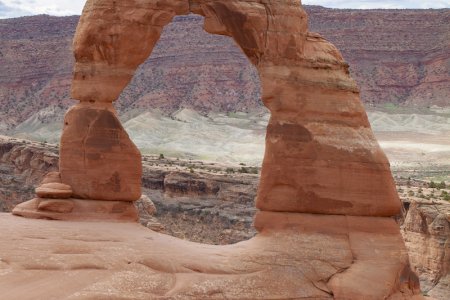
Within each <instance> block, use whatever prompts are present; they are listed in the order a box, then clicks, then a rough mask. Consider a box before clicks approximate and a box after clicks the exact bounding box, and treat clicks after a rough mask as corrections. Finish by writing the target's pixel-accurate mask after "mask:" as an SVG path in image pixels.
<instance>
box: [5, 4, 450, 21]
mask: <svg viewBox="0 0 450 300" xmlns="http://www.w3.org/2000/svg"><path fill="white" fill-rule="evenodd" d="M85 2H86V0H0V19H2V18H3V19H4V18H13V17H20V16H26V15H37V14H49V15H54V16H67V15H79V14H81V10H82V8H83V5H84V3H85ZM302 3H303V4H309V5H321V6H325V7H333V8H360V9H369V8H450V0H360V1H356V0H303V1H302Z"/></svg>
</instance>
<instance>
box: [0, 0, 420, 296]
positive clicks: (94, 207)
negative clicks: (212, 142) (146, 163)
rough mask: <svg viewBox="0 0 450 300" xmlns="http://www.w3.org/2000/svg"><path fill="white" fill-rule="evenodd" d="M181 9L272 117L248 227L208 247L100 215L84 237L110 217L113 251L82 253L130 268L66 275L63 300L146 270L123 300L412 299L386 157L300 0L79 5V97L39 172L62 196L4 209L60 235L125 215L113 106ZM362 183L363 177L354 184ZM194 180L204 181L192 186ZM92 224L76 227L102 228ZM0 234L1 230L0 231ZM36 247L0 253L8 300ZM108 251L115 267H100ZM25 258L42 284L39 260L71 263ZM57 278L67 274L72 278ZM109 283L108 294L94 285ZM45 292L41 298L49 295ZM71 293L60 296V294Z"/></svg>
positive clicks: (133, 179) (124, 162)
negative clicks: (250, 74) (230, 46)
mask: <svg viewBox="0 0 450 300" xmlns="http://www.w3.org/2000/svg"><path fill="white" fill-rule="evenodd" d="M189 13H197V14H200V15H202V16H204V17H205V23H204V29H205V30H206V31H207V32H209V33H212V34H220V35H227V36H230V37H232V38H233V39H234V41H235V42H236V43H237V44H238V45H239V47H240V48H241V49H242V51H243V52H244V54H245V55H246V56H247V58H248V59H249V60H250V61H251V62H252V64H254V66H255V67H256V69H257V71H258V74H259V76H260V78H261V86H262V100H263V102H264V104H265V106H266V107H267V108H268V109H269V110H270V112H271V119H270V122H269V125H268V129H267V136H266V153H265V158H264V162H263V166H262V169H261V180H260V184H259V188H258V193H257V198H256V207H257V208H258V209H259V210H260V211H259V212H258V213H257V214H256V216H255V221H254V222H255V228H256V229H257V231H258V234H257V235H256V236H255V237H254V238H252V239H250V240H248V241H245V242H242V243H238V244H235V245H231V246H226V247H222V248H215V247H212V246H205V245H198V244H191V243H189V242H185V241H177V240H173V239H172V238H167V237H165V236H164V235H161V236H148V234H149V232H148V231H142V230H140V231H139V230H138V231H134V229H135V228H136V224H133V226H134V227H133V226H126V224H125V223H123V224H122V227H114V226H113V225H112V224H113V223H112V222H110V223H109V224H108V223H106V224H107V225H106V226H107V227H108V231H106V232H105V233H104V234H102V233H100V234H97V235H95V238H100V240H102V241H110V236H109V234H108V232H110V231H109V230H111V229H112V228H114V229H113V230H112V232H113V234H114V236H115V238H116V239H118V240H119V241H122V242H124V243H120V244H121V245H123V246H122V247H121V246H120V245H118V246H115V247H111V248H112V249H114V250H113V252H114V253H117V254H115V255H109V254H107V253H105V252H104V253H102V256H101V257H102V259H103V262H99V261H97V260H96V259H95V256H96V255H94V258H92V257H91V258H88V257H86V259H85V260H83V261H84V262H85V263H89V262H90V263H92V264H93V265H95V267H93V268H94V269H103V270H107V272H106V273H108V275H109V276H107V278H112V277H116V275H117V270H120V271H119V272H122V271H124V270H127V271H129V274H128V276H126V277H124V278H117V279H116V280H112V281H111V282H106V283H105V284H106V286H100V287H92V286H90V287H87V286H85V285H83V284H81V285H79V286H78V287H76V288H75V291H77V293H76V295H77V296H81V297H82V298H99V297H107V295H109V296H112V295H113V296H114V297H119V298H121V297H123V295H124V294H123V293H124V292H125V293H126V294H127V297H130V286H129V282H130V280H129V278H130V276H129V275H130V274H134V276H136V277H138V278H145V276H150V277H151V278H152V280H151V282H152V285H151V286H146V287H147V288H146V290H145V291H142V290H141V289H139V290H138V293H139V294H134V292H132V293H133V294H134V295H133V296H132V298H136V299H138V298H143V299H145V298H147V299H148V298H155V297H169V298H182V299H217V298H224V299H230V298H231V299H249V298H251V299H277V298H278V299H279V298H281V299H293V298H323V299H332V298H334V299H412V298H414V297H416V296H417V295H418V293H419V292H420V286H419V281H418V278H417V276H416V275H415V274H414V273H413V272H412V271H411V269H410V266H409V261H408V254H407V252H406V248H405V245H404V242H403V240H402V237H401V235H400V230H399V227H398V225H397V224H396V223H395V221H394V219H393V218H392V217H393V216H394V215H397V214H398V213H399V212H400V200H399V198H398V195H397V192H396V190H395V185H394V181H393V178H392V175H391V173H390V170H389V162H388V161H387V158H386V156H385V155H384V153H383V152H382V150H381V148H380V147H379V145H378V143H377V142H376V140H375V137H374V135H373V132H372V130H371V128H370V125H369V122H368V119H367V115H366V113H365V110H364V107H363V105H362V103H361V101H360V99H359V91H358V88H357V86H356V83H355V82H354V81H353V80H352V79H351V77H350V75H349V70H348V65H347V64H346V63H345V62H344V60H343V58H342V56H341V54H340V53H339V51H338V50H337V49H336V48H335V47H334V46H333V45H332V44H330V43H329V42H327V41H326V40H325V39H323V38H322V37H321V36H320V35H318V34H315V33H311V32H309V31H308V24H307V17H306V13H305V11H304V10H303V9H302V7H301V2H300V1H292V0H283V1H277V2H266V1H258V0H255V1H251V2H249V1H242V0H232V1H228V0H227V1H217V0H192V1H190V0H177V1H164V0H163V1H159V0H158V1H157V0H145V1H135V2H134V1H131V2H130V1H129V0H117V1H113V2H111V1H109V0H88V1H87V3H86V5H85V8H84V10H83V15H82V17H81V19H80V22H79V25H78V27H77V32H76V34H75V41H74V54H75V60H76V63H75V67H74V77H73V84H72V97H73V98H75V99H77V100H79V101H80V103H78V104H76V105H75V106H74V107H73V108H71V109H70V110H69V111H68V113H67V114H66V117H65V121H64V122H65V123H64V131H63V134H62V137H61V147H60V157H61V159H60V168H59V171H60V178H59V177H57V176H49V177H47V178H46V179H45V182H44V183H43V186H45V185H46V184H48V183H47V181H48V180H50V177H51V179H55V180H54V181H53V182H51V183H53V184H63V185H65V186H69V187H70V189H71V191H72V192H73V195H72V198H68V199H54V198H53V197H51V198H40V197H38V198H35V199H33V200H30V201H27V202H25V203H22V204H19V205H18V206H16V207H15V208H14V210H13V214H15V215H19V216H23V217H26V218H37V219H40V218H47V219H57V220H66V221H69V222H67V223H66V225H65V226H66V227H64V225H63V227H58V229H57V230H56V234H57V236H61V237H65V236H67V235H69V236H73V235H74V232H73V229H74V228H76V231H77V232H79V230H80V229H79V227H78V223H76V222H75V221H79V220H82V221H99V220H105V219H106V220H110V221H115V222H120V221H128V222H130V221H136V220H137V211H136V208H135V206H134V205H133V203H132V202H133V201H135V200H138V198H139V196H140V195H141V189H140V182H138V179H140V177H141V174H142V166H141V157H140V153H139V151H138V150H137V149H136V147H135V146H134V144H133V142H132V141H131V140H130V139H129V137H128V135H127V134H126V132H125V130H124V129H123V127H122V126H121V124H120V121H119V119H118V118H117V116H116V113H115V110H114V108H113V106H112V102H113V101H115V100H117V99H118V97H119V95H120V93H121V92H122V90H123V89H124V88H125V87H126V85H127V84H128V83H129V82H130V81H131V79H132V76H133V73H134V72H135V70H136V69H137V67H138V66H139V65H140V64H142V63H143V62H144V61H145V59H146V58H147V57H148V56H149V55H150V54H151V52H152V50H153V48H154V47H155V45H156V42H157V41H158V39H159V38H160V35H161V32H162V29H163V27H164V26H166V25H167V24H169V23H170V21H171V20H172V18H173V17H174V16H175V15H186V14H189ZM143 40H144V41H145V42H142V41H143ZM111 172H112V175H111ZM168 176H170V174H169V175H168ZM367 182H370V183H371V185H370V186H365V185H363V183H367ZM45 187H47V186H45ZM52 187H53V188H54V187H55V186H52ZM197 188H198V186H197ZM200 188H201V189H204V190H205V191H209V190H211V192H213V193H214V192H215V191H216V189H209V187H208V186H207V185H205V186H203V187H200ZM183 191H184V192H186V193H189V192H190V190H189V189H186V190H183ZM57 192H59V191H57ZM217 192H218V190H217ZM53 195H54V194H51V196H53ZM5 219H6V223H8V221H9V220H8V218H5ZM0 222H1V220H0ZM10 222H11V223H13V224H15V226H16V227H17V228H18V230H17V231H16V234H15V236H14V237H13V238H15V239H17V238H19V239H23V238H26V237H27V236H30V235H33V234H34V233H35V232H34V231H33V230H35V229H36V230H37V231H36V232H41V233H42V232H43V231H45V230H43V227H45V226H46V225H45V223H44V222H43V221H35V223H36V227H35V228H33V230H28V227H29V226H28V225H27V223H26V222H23V221H19V220H18V219H16V220H11V221H10ZM99 224H100V225H99ZM101 224H105V223H97V224H96V225H93V226H92V225H89V226H91V227H92V228H93V230H94V232H95V231H97V232H102V231H104V229H103V228H102V226H105V225H101ZM42 226H43V227H42ZM2 227H4V226H2ZM91 227H89V228H91ZM60 230H62V231H60ZM65 230H66V231H65ZM7 231H8V230H7ZM64 231H65V232H64ZM82 232H83V234H85V233H86V230H85V229H83V230H82ZM132 232H133V234H132ZM47 234H48V233H47ZM90 234H92V232H91V233H90ZM47 236H48V235H47ZM11 238H12V237H11V236H9V237H8V235H6V236H5V238H4V240H6V241H8V240H9V239H11ZM136 238H137V239H136ZM138 240H142V242H137V241H138ZM59 243H60V242H59V241H57V242H56V244H59ZM7 244H8V245H9V244H12V243H9V242H7ZM37 244H38V245H36V247H35V249H36V248H37V249H36V250H35V253H36V256H34V255H32V256H30V257H27V258H26V259H25V260H24V259H22V258H17V256H16V253H14V254H13V255H12V256H10V255H9V254H10V253H12V252H11V250H10V249H8V247H6V251H2V253H6V255H5V261H6V264H7V267H6V269H7V272H6V274H11V277H7V278H5V281H6V282H7V283H6V284H4V285H3V287H2V289H4V290H5V291H7V292H8V293H9V297H13V298H17V297H18V296H17V294H20V291H19V292H16V291H14V290H13V287H12V286H10V285H11V283H12V282H17V281H18V280H19V281H20V278H21V275H20V274H19V273H18V270H23V269H27V268H28V266H30V265H36V263H38V262H39V261H42V258H41V257H40V255H41V254H42V253H45V254H46V255H47V258H48V255H49V253H58V254H59V252H58V251H57V250H55V249H52V247H53V246H52V245H53V244H55V243H45V244H41V245H39V243H37ZM46 245H47V246H46ZM48 245H50V248H49V246H48ZM130 245H133V249H134V251H138V252H135V254H134V255H133V253H132V252H130V251H127V249H129V247H130ZM140 247H142V249H140ZM100 248H104V245H103V246H100ZM25 249H26V248H25ZM97 249H98V248H97ZM143 249H152V250H153V251H154V252H153V253H151V254H146V253H147V252H146V251H144V250H143ZM2 250H3V249H2ZM91 250H92V251H93V252H97V251H98V250H96V249H95V248H93V249H92V248H91ZM76 252H77V251H76ZM69 253H73V252H69ZM77 253H78V252H77ZM91 253H92V252H91ZM66 254H67V253H66ZM105 254H106V257H107V258H104V257H105ZM124 254H125V255H124ZM19 255H20V256H19V257H22V256H23V254H19ZM2 260H3V257H2ZM114 261H117V265H116V267H111V266H112V265H114V263H113V262H114ZM124 261H126V264H124ZM54 263H55V265H52V264H54ZM136 264H137V268H136V267H135V266H136ZM126 265H128V266H129V267H126ZM142 267H144V269H142ZM91 268H92V267H91ZM34 269H37V270H39V271H40V273H41V274H40V276H39V278H40V280H42V278H43V277H44V278H45V276H46V275H49V274H48V273H46V272H45V270H48V269H51V270H72V271H74V270H77V269H78V270H79V269H83V267H80V266H79V260H78V259H77V262H76V263H75V264H72V263H71V260H70V259H69V260H67V257H66V258H65V259H64V260H62V261H59V260H58V259H57V258H56V257H55V258H53V257H50V259H49V260H48V261H45V262H44V263H43V264H42V265H41V266H38V267H36V266H35V267H34ZM68 274H69V276H71V277H72V279H71V280H72V282H73V281H78V280H74V278H73V275H74V274H72V272H68ZM103 275H104V274H103ZM180 276H181V278H183V279H181V280H180V279H179V277H180ZM18 277H19V279H18ZM82 277H83V278H84V276H82ZM94 277H95V275H94ZM131 281H134V280H131ZM112 282H113V283H114V287H115V291H113V292H112V293H111V289H110V288H108V287H107V286H108V285H109V284H110V283H112ZM138 282H139V285H142V284H143V282H142V281H138ZM58 289H60V286H58ZM68 289H69V290H70V288H64V289H63V290H68ZM45 293H46V294H47V295H51V296H52V297H54V296H55V295H54V294H53V292H52V291H51V290H50V291H45ZM72 293H73V291H70V292H69V294H66V295H64V297H68V296H75V295H73V294H72ZM3 294H4V293H3ZM33 296H35V295H33Z"/></svg>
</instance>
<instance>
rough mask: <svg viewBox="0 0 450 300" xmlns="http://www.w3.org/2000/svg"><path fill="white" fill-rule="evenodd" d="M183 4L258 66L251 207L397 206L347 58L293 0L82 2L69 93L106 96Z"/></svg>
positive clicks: (361, 210) (383, 209)
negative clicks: (258, 151)
mask: <svg viewBox="0 0 450 300" xmlns="http://www.w3.org/2000/svg"><path fill="white" fill-rule="evenodd" d="M191 12H193V13H197V14H200V15H203V16H205V24H204V28H205V30H206V31H208V32H210V33H213V34H222V35H228V36H231V37H233V39H234V40H235V41H236V43H237V44H238V45H239V47H240V48H241V49H242V50H243V52H244V53H245V54H246V55H247V57H248V58H249V59H250V61H251V62H252V63H253V64H254V65H255V66H256V68H257V70H258V72H259V75H260V78H261V84H262V98H263V102H264V104H265V105H266V106H267V107H268V108H269V109H270V111H271V114H272V117H271V120H270V124H269V126H268V131H267V139H266V154H265V158H264V162H263V168H262V175H261V184H260V188H259V192H258V198H257V207H258V208H259V209H261V210H263V211H292V212H310V213H324V214H345V215H369V216H392V215H395V214H397V213H398V212H399V209H400V201H399V199H398V196H397V193H396V190H395V186H394V183H393V180H392V176H391V173H390V169H389V163H388V161H387V159H386V157H385V155H384V153H383V152H382V150H381V149H380V147H379V146H378V144H377V142H376V140H375V137H374V135H373V133H372V130H371V128H370V125H369V122H368V119H367V116H366V113H365V111H364V107H363V106H362V104H361V102H360V99H359V92H358V88H357V86H356V84H355V82H354V81H353V80H352V79H351V78H350V76H349V72H348V66H347V64H346V63H345V62H344V60H343V58H342V56H341V55H340V53H339V51H338V50H337V49H336V48H335V47H334V46H333V45H331V44H330V43H328V42H327V41H326V40H324V39H323V38H321V37H320V36H319V35H317V34H313V33H310V32H308V28H307V17H306V14H305V12H304V10H303V9H302V7H301V5H300V1H296V0H280V1H262V0H254V1H243V0H231V1H217V0H191V1H187V0H175V1H162V0H158V1H157V0H147V1H129V0H126V1H125V0H89V1H88V2H87V3H86V7H85V9H84V12H83V16H82V17H81V20H80V23H79V25H78V28H77V33H76V36H75V42H74V52H75V58H76V66H75V72H74V80H73V86H72V96H73V98H75V99H78V100H80V101H81V102H82V103H84V102H86V103H88V102H95V103H111V102H113V101H115V100H116V99H117V98H118V96H119V94H120V93H121V91H122V90H123V89H124V88H125V86H126V85H127V84H128V83H129V81H130V80H131V78H132V76H133V74H134V71H135V70H136V68H137V67H138V66H139V65H140V64H141V63H143V62H144V60H145V59H146V58H147V57H148V56H149V55H150V54H151V52H152V50H153V47H154V46H155V45H156V43H157V41H158V39H159V37H160V35H161V31H162V29H163V27H164V26H165V25H167V24H168V23H170V21H171V20H172V18H173V17H174V16H175V15H182V14H189V13H191ZM63 140H64V136H63ZM62 145H63V146H64V142H63V143H62ZM73 147H74V146H73V145H71V146H70V148H71V149H72V148H73ZM63 150H64V147H63V148H62V153H61V156H62V166H63V168H62V170H61V171H62V176H63V180H64V179H66V178H69V177H73V174H72V173H71V174H70V176H65V171H64V170H65V169H67V168H69V169H73V166H68V167H67V168H66V166H67V164H65V163H64V161H65V159H64V157H65V155H64V151H63ZM66 161H70V160H69V159H68V160H66ZM105 163H106V164H109V163H107V162H105ZM105 166H106V165H105ZM77 168H78V167H77ZM109 175H110V174H109ZM109 175H108V176H109ZM127 176H132V173H129V174H128V175H127ZM86 179H88V178H86ZM80 180H81V178H80ZM69 183H71V185H74V182H73V180H72V181H70V182H69ZM75 189H76V188H75ZM87 196H89V194H86V197H87ZM120 197H122V198H123V197H124V195H123V193H122V194H120V195H119V197H118V198H120ZM97 198H98V195H97Z"/></svg>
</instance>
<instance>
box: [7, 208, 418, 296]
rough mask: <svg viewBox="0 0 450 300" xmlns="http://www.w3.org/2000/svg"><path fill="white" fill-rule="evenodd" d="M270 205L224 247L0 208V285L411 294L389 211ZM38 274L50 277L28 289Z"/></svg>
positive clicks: (53, 292)
mask: <svg viewBox="0 0 450 300" xmlns="http://www.w3.org/2000/svg"><path fill="white" fill-rule="evenodd" d="M266 214H268V213H263V216H262V219H264V218H265V216H264V215H266ZM270 214H271V215H269V216H267V217H268V218H270V219H271V220H272V224H273V225H276V227H271V226H267V223H268V222H267V221H265V220H260V221H261V222H260V221H258V218H257V223H258V224H263V225H261V226H260V227H259V228H260V230H261V234H259V235H258V236H257V237H255V238H253V239H251V240H249V241H246V242H241V243H238V244H235V245H229V246H212V245H201V244H195V243H191V242H187V241H183V240H180V239H176V238H173V237H170V236H167V235H163V234H159V233H155V232H153V231H151V230H148V229H146V228H144V227H142V226H139V225H138V224H132V223H105V222H97V223H89V222H73V221H72V222H70V221H69V222H59V223H58V224H55V221H48V220H28V219H23V218H17V217H13V216H8V215H5V214H0V227H1V228H2V230H1V231H0V239H1V240H2V243H0V252H1V253H2V257H1V260H0V271H1V272H0V279H1V280H0V291H1V294H2V296H3V297H4V298H5V299H21V300H25V299H34V300H41V299H50V298H57V299H158V298H160V299H239V300H243V299H248V300H250V299H308V298H309V299H333V298H335V299H374V300H375V299H377V300H378V299H385V298H386V297H387V296H388V295H390V294H391V293H394V292H395V291H396V290H398V289H400V290H402V291H404V292H405V293H404V294H397V295H395V296H394V297H392V299H411V298H416V297H414V296H413V297H408V295H411V294H410V293H411V289H414V287H410V286H408V285H409V283H408V280H409V278H408V277H409V276H410V275H409V272H408V269H407V268H406V269H405V268H404V267H405V266H404V265H403V263H402V261H405V260H407V257H406V254H405V252H403V251H402V250H401V248H402V245H403V241H402V239H401V237H400V236H399V234H398V227H397V225H396V224H395V223H394V221H393V220H391V219H384V218H373V217H372V218H369V217H345V216H341V217H338V218H336V217H335V216H320V215H308V214H292V216H291V217H290V218H289V220H288V222H282V223H280V222H279V221H280V220H279V218H281V219H283V220H284V219H285V218H286V217H285V216H284V215H285V214H283V213H270ZM368 219H370V220H371V222H367V220H368ZM259 222H260V223H259ZM274 222H278V224H275V223H274ZM56 225H57V226H56ZM372 225H375V226H372ZM300 229H301V230H300ZM12 233H14V234H12ZM17 245H20V247H17ZM29 249H32V250H33V251H29ZM355 257H357V259H356V261H355ZM380 270H384V272H383V274H384V275H383V276H382V278H380V277H379V276H380V275H381V273H380ZM399 278H401V281H400V282H398V283H395V284H393V283H394V282H396V280H398V279H399ZM17 282H20V283H21V284H17ZM56 282H57V283H58V284H55V283H56ZM43 283H53V284H46V288H36V287H41V286H42V284H43ZM415 288H417V287H415Z"/></svg>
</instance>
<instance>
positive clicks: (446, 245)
mask: <svg viewBox="0 0 450 300" xmlns="http://www.w3.org/2000/svg"><path fill="white" fill-rule="evenodd" d="M402 234H403V237H404V239H405V243H406V247H407V248H408V251H409V257H410V261H411V264H412V265H413V266H415V268H416V270H417V273H418V274H420V280H421V285H422V289H423V290H424V291H425V292H426V293H427V294H428V295H430V296H432V297H435V298H436V299H448V298H450V204H449V203H446V202H444V201H430V200H422V201H412V202H411V204H410V205H409V209H408V213H407V215H406V218H405V221H404V223H403V226H402Z"/></svg>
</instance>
